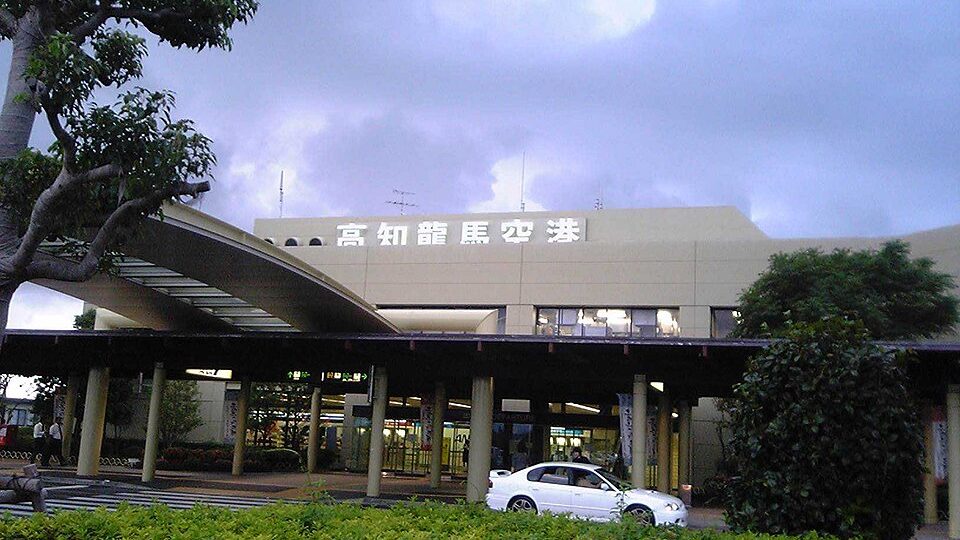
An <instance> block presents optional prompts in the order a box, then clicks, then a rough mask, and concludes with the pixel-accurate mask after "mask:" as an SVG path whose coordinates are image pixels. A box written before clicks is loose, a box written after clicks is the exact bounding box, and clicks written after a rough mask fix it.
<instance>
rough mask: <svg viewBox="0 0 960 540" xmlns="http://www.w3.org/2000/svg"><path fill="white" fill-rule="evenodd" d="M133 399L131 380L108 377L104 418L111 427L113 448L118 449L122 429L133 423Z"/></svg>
mask: <svg viewBox="0 0 960 540" xmlns="http://www.w3.org/2000/svg"><path fill="white" fill-rule="evenodd" d="M133 399H134V389H133V381H131V380H130V379H118V378H116V377H114V378H111V379H110V385H109V387H108V389H107V407H106V410H105V411H104V412H105V414H104V419H105V420H106V422H107V423H108V424H110V425H111V426H112V427H113V441H114V446H115V450H119V445H120V437H121V435H122V434H123V429H124V428H125V427H127V426H129V425H130V424H132V423H133Z"/></svg>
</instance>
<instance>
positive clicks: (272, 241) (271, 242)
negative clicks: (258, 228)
mask: <svg viewBox="0 0 960 540" xmlns="http://www.w3.org/2000/svg"><path fill="white" fill-rule="evenodd" d="M263 241H264V242H266V243H268V244H276V242H275V241H274V240H273V238H264V239H263Z"/></svg>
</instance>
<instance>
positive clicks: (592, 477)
mask: <svg viewBox="0 0 960 540" xmlns="http://www.w3.org/2000/svg"><path fill="white" fill-rule="evenodd" d="M573 485H575V486H577V487H582V488H589V489H602V488H603V480H602V479H601V478H600V477H599V476H597V475H596V474H595V473H592V472H590V471H585V470H583V469H574V470H573Z"/></svg>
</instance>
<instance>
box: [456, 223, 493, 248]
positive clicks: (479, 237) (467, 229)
mask: <svg viewBox="0 0 960 540" xmlns="http://www.w3.org/2000/svg"><path fill="white" fill-rule="evenodd" d="M489 225H490V224H489V222H487V221H464V222H463V225H462V226H461V227H460V243H461V244H489V243H490V236H488V234H487V227H489Z"/></svg>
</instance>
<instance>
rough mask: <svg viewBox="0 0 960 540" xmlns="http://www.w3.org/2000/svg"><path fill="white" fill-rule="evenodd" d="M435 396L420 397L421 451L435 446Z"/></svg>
mask: <svg viewBox="0 0 960 540" xmlns="http://www.w3.org/2000/svg"><path fill="white" fill-rule="evenodd" d="M433 401H434V400H433V394H427V395H425V396H421V397H420V449H421V450H430V447H431V446H432V445H433Z"/></svg>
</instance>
